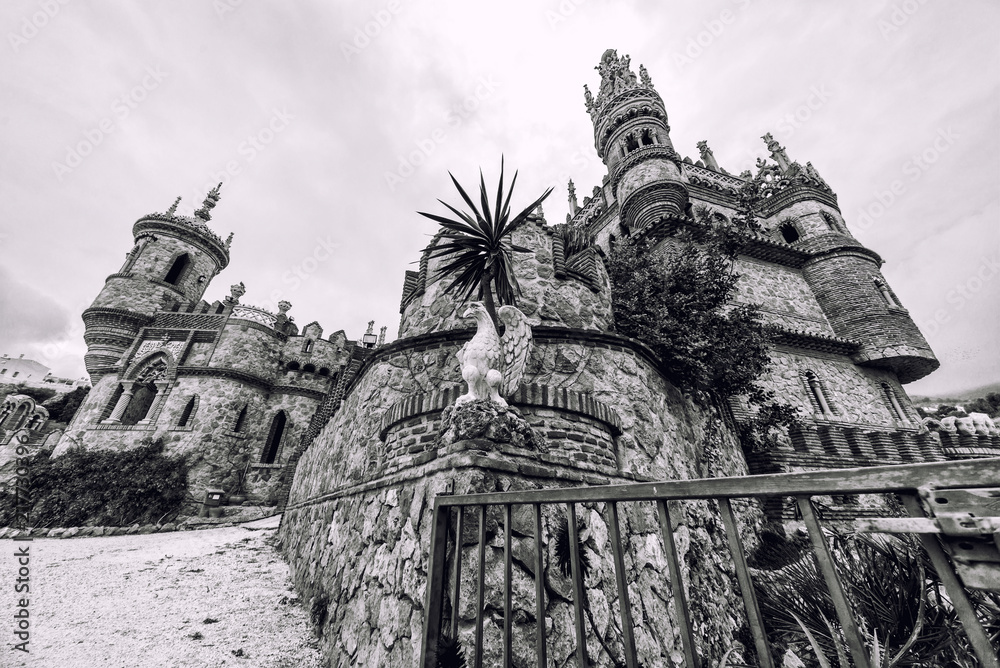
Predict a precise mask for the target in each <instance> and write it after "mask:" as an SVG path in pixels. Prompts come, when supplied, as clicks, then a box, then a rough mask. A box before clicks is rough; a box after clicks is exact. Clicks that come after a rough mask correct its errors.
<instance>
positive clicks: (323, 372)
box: [319, 367, 330, 376]
mask: <svg viewBox="0 0 1000 668" xmlns="http://www.w3.org/2000/svg"><path fill="white" fill-rule="evenodd" d="M319 375H321V376H329V375H330V370H329V369H327V368H326V367H322V368H321V369H320V370H319Z"/></svg>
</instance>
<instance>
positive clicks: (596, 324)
mask: <svg viewBox="0 0 1000 668" xmlns="http://www.w3.org/2000/svg"><path fill="white" fill-rule="evenodd" d="M553 234H554V232H553V230H552V228H550V227H547V226H545V225H544V223H541V222H540V221H537V220H535V219H532V220H530V221H529V222H527V223H525V224H524V225H522V226H521V227H520V228H519V229H518V230H517V231H516V232H515V233H514V235H513V243H514V244H515V245H518V246H522V247H524V248H530V249H532V251H533V252H532V253H514V273H515V275H516V276H517V280H518V283H519V284H520V286H521V291H522V293H523V296H522V297H521V298H520V299H519V300H518V302H517V307H518V308H519V309H520V310H521V311H522V312H523V313H524V315H526V316H527V317H528V320H529V321H530V322H531V324H532V325H533V326H534V325H539V324H541V325H548V326H553V327H555V326H561V327H571V328H574V329H594V330H600V331H607V330H609V329H611V327H612V324H611V323H612V316H611V298H610V292H609V290H608V287H609V286H610V282H609V281H608V277H607V273H606V272H605V270H604V266H603V264H602V263H600V262H598V263H596V264H597V266H596V267H595V268H596V271H597V273H598V276H597V281H596V287H597V288H599V289H596V290H595V289H593V288H592V287H591V286H588V285H586V284H585V283H584V282H582V281H580V280H578V279H575V278H572V277H567V278H557V277H556V265H555V259H554V257H553ZM566 259H568V258H566ZM441 264H442V260H441V259H432V260H429V261H428V262H427V266H426V271H424V270H421V274H423V275H425V276H426V285H425V286H423V287H422V290H423V291H422V292H420V293H419V294H416V295H414V297H413V298H412V299H410V300H409V301H408V302H406V303H405V304H404V307H403V309H402V319H401V321H400V325H399V338H408V337H412V336H419V335H422V334H428V333H431V332H441V331H446V330H449V329H460V328H465V327H472V326H474V322H473V321H472V320H466V319H464V318H462V317H461V315H462V313H464V312H465V308H466V307H465V306H464V305H460V304H458V303H457V301H456V300H454V299H452V298H450V297H448V296H445V295H444V294H443V292H444V287H445V286H446V285H447V282H443V283H442V282H441V281H438V280H437V278H436V277H437V272H438V269H439V268H440V266H441ZM420 289H421V288H420V287H418V290H420Z"/></svg>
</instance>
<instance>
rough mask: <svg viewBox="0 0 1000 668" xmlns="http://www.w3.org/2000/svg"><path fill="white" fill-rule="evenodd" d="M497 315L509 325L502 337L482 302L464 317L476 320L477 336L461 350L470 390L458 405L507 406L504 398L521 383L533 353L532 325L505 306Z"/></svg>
mask: <svg viewBox="0 0 1000 668" xmlns="http://www.w3.org/2000/svg"><path fill="white" fill-rule="evenodd" d="M497 316H499V318H500V321H501V322H503V324H504V325H505V326H506V330H505V331H504V335H503V337H502V338H501V337H500V335H499V334H497V330H496V327H494V326H493V319H492V318H490V314H489V312H488V311H487V310H486V307H485V306H483V304H482V302H472V303H471V304H469V308H468V309H466V311H465V313H464V314H463V315H462V317H463V318H475V319H476V334H475V336H473V337H472V340H471V341H469V342H468V343H466V344H465V345H464V346H462V348H461V350H459V351H458V364H459V367H460V368H461V370H462V378H463V379H464V380H465V382H466V383H468V384H469V391H468V392H467V393H466V394H463V395H462V396H460V397H459V398H458V400H457V401H456V402H455V405H456V406H461V405H462V404H464V403H467V402H469V401H477V400H481V399H489V400H490V401H492V402H494V403H496V404H499V405H501V406H506V405H507V402H506V401H505V400H504V397H506V396H510V395H511V394H513V393H514V390H516V389H517V386H518V385H520V383H521V378H522V377H523V376H524V367H525V365H526V364H527V362H528V353H529V352H531V325H529V324H528V319H527V318H526V317H525V315H524V314H523V313H521V312H520V311H519V310H517V309H516V308H515V307H513V306H501V307H500V309H499V310H498V311H497Z"/></svg>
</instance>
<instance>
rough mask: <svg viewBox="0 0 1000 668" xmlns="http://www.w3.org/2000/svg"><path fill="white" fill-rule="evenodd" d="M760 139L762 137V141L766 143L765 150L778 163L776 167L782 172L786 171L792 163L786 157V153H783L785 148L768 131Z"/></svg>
mask: <svg viewBox="0 0 1000 668" xmlns="http://www.w3.org/2000/svg"><path fill="white" fill-rule="evenodd" d="M761 139H763V140H764V143H765V144H767V150H768V151H770V152H771V158H772V159H773V160H774V161H775V162H776V163H778V167H780V168H781V171H782V173H784V172H785V171H787V170H788V168H789V167H790V166H791V165H792V161H791V160H789V159H788V154H787V153H785V148H784V147H783V146H782V145H781V144H779V143H778V141H777V140H776V139H775V138H774V137H772V136H771V133H770V132H767V133H765V134H764V136H763V137H761Z"/></svg>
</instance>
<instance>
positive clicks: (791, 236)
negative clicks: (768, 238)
mask: <svg viewBox="0 0 1000 668" xmlns="http://www.w3.org/2000/svg"><path fill="white" fill-rule="evenodd" d="M778 231H779V232H781V238H782V239H784V240H785V243H786V244H791V243H795V242H796V241H798V240H799V231H798V230H797V229H795V225H793V224H792V223H785V224H784V225H782V226H781V227H780V228H778Z"/></svg>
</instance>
